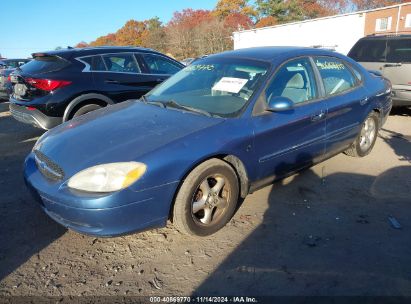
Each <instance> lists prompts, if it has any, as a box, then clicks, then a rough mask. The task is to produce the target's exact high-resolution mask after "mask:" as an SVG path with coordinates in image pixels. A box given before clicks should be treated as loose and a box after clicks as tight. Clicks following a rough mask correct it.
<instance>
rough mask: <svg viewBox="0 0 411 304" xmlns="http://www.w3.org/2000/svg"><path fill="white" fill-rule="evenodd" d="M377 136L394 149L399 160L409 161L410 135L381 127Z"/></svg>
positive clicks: (410, 158)
mask: <svg viewBox="0 0 411 304" xmlns="http://www.w3.org/2000/svg"><path fill="white" fill-rule="evenodd" d="M379 137H380V138H381V139H382V140H384V141H385V142H386V143H387V144H388V145H389V146H390V147H391V148H392V149H393V150H394V152H395V154H397V156H398V158H399V160H401V161H407V162H409V163H411V136H407V135H404V134H402V133H398V132H394V131H391V130H388V129H385V128H382V129H381V131H380V134H379Z"/></svg>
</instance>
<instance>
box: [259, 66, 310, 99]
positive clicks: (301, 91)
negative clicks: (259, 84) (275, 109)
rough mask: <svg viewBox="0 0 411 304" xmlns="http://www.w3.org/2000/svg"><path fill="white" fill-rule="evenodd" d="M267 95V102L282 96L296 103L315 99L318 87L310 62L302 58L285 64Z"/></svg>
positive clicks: (268, 89)
mask: <svg viewBox="0 0 411 304" xmlns="http://www.w3.org/2000/svg"><path fill="white" fill-rule="evenodd" d="M265 94H266V99H267V100H269V99H270V98H272V97H275V96H282V97H287V98H289V99H291V100H292V101H293V102H294V103H302V102H305V101H309V100H312V99H315V98H316V97H317V87H316V83H315V77H314V72H313V69H312V66H311V62H310V60H309V59H308V58H300V59H296V60H292V61H289V62H287V63H286V64H284V65H283V66H282V67H281V68H280V70H279V71H278V72H277V74H276V75H275V76H274V78H273V80H272V82H271V84H270V85H269V87H268V88H267V90H266V93H265Z"/></svg>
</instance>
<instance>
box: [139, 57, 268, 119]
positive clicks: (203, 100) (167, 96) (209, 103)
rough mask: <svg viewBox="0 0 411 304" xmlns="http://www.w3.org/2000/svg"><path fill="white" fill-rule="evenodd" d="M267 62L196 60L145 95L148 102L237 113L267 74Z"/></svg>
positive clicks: (216, 113)
mask: <svg viewBox="0 0 411 304" xmlns="http://www.w3.org/2000/svg"><path fill="white" fill-rule="evenodd" d="M268 67H269V64H268V63H262V62H259V61H253V60H244V59H241V60H239V59H219V60H218V59H214V60H213V59H212V58H207V59H204V60H200V61H197V62H196V63H195V64H192V65H190V66H188V67H186V68H184V69H183V70H181V71H180V72H178V73H177V74H175V75H174V76H172V77H171V78H169V79H168V80H167V81H165V82H164V83H163V84H161V85H160V86H158V87H157V88H155V89H153V90H152V91H151V92H150V93H149V94H148V95H147V96H146V97H147V98H146V101H149V102H161V103H163V104H164V106H168V105H170V102H172V103H171V105H179V106H181V107H180V108H183V107H186V108H192V109H198V110H200V111H202V112H207V113H209V114H211V115H217V116H221V117H234V116H237V115H238V114H239V113H240V112H241V110H242V109H243V108H244V107H245V106H246V104H247V102H248V100H249V99H250V97H251V96H252V95H253V93H254V91H255V90H256V89H257V88H258V87H259V85H260V83H261V82H262V80H263V78H264V76H265V75H266V73H267V70H268Z"/></svg>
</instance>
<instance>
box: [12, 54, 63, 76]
mask: <svg viewBox="0 0 411 304" xmlns="http://www.w3.org/2000/svg"><path fill="white" fill-rule="evenodd" d="M69 64H70V63H69V62H68V61H66V60H64V59H62V58H59V57H57V56H42V57H36V58H34V59H33V60H32V61H30V62H28V63H26V64H24V65H22V66H21V67H20V69H21V70H22V71H23V72H24V73H28V74H34V73H47V72H54V71H58V70H61V69H62V68H64V67H66V66H68V65H69Z"/></svg>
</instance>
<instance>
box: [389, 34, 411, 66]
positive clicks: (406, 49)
mask: <svg viewBox="0 0 411 304" xmlns="http://www.w3.org/2000/svg"><path fill="white" fill-rule="evenodd" d="M387 61H388V62H411V39H390V40H388V54H387Z"/></svg>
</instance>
